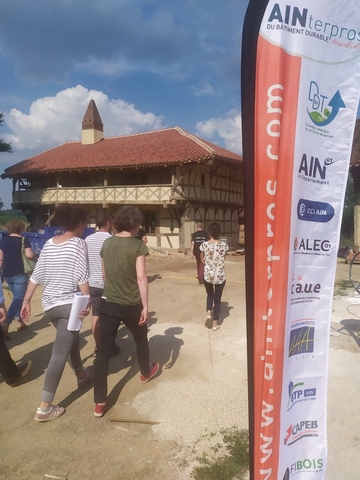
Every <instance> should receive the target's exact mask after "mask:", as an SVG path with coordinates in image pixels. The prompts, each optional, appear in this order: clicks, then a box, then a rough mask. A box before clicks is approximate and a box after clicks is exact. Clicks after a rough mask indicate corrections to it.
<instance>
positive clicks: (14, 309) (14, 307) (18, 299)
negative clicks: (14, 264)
mask: <svg viewBox="0 0 360 480" xmlns="http://www.w3.org/2000/svg"><path fill="white" fill-rule="evenodd" d="M5 281H6V283H7V284H8V285H9V288H10V291H11V293H12V296H13V298H12V302H11V305H10V307H9V309H8V316H7V319H6V322H7V323H11V322H12V321H13V320H14V319H16V320H19V319H20V309H21V305H22V302H23V300H24V296H25V292H26V288H27V285H28V282H29V276H28V275H15V277H5Z"/></svg>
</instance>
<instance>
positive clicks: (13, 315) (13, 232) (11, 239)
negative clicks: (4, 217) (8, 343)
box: [0, 220, 35, 340]
mask: <svg viewBox="0 0 360 480" xmlns="http://www.w3.org/2000/svg"><path fill="white" fill-rule="evenodd" d="M6 228H7V231H8V233H9V235H7V236H4V237H3V238H2V239H1V241H0V271H1V270H2V275H3V277H4V278H5V281H6V283H7V284H8V286H9V289H10V291H11V293H12V302H11V305H10V307H9V309H8V315H7V318H6V320H5V321H4V322H2V324H1V327H2V329H3V331H4V338H5V340H8V339H9V335H8V331H9V326H10V324H11V322H12V321H13V320H16V321H17V322H18V326H17V331H18V332H20V331H21V330H24V329H25V328H26V327H27V325H25V323H24V321H23V320H22V318H21V316H20V308H21V304H22V301H23V298H24V294H25V291H26V287H27V284H28V281H29V276H28V275H27V274H25V270H24V264H23V259H22V249H24V253H25V256H26V257H27V258H29V259H30V258H34V257H35V252H34V251H33V250H32V249H31V246H30V241H29V239H28V237H22V235H21V234H22V233H23V232H24V231H25V228H26V225H25V223H24V222H22V221H21V220H12V221H10V222H9V223H8V224H7V226H6Z"/></svg>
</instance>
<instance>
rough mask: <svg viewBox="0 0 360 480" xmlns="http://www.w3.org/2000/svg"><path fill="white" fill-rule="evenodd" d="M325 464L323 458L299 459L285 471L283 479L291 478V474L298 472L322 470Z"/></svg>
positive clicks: (288, 479)
mask: <svg viewBox="0 0 360 480" xmlns="http://www.w3.org/2000/svg"><path fill="white" fill-rule="evenodd" d="M323 466H324V459H323V458H304V459H303V460H297V461H296V462H294V463H292V464H291V465H290V468H289V467H288V468H287V469H286V471H285V475H284V478H283V480H290V471H291V476H292V475H296V474H297V473H317V472H321V471H322V468H323Z"/></svg>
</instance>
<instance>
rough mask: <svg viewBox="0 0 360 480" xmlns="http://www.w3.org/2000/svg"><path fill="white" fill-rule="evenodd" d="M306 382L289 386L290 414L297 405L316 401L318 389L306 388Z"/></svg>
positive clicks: (288, 409)
mask: <svg viewBox="0 0 360 480" xmlns="http://www.w3.org/2000/svg"><path fill="white" fill-rule="evenodd" d="M304 385H305V383H304V382H298V383H293V382H291V381H290V382H289V386H288V394H289V398H288V403H287V408H286V409H287V411H288V412H289V411H290V410H291V409H292V408H293V406H294V405H296V404H297V403H303V402H308V401H311V400H316V388H315V387H313V388H304Z"/></svg>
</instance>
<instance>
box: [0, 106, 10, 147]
mask: <svg viewBox="0 0 360 480" xmlns="http://www.w3.org/2000/svg"><path fill="white" fill-rule="evenodd" d="M3 123H4V114H3V113H1V112H0V127H1V126H2V125H3ZM0 152H5V153H12V148H11V143H7V142H5V140H4V139H2V138H0Z"/></svg>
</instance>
